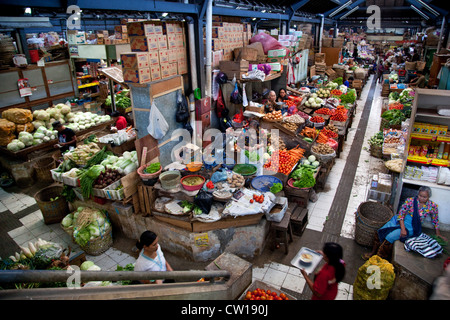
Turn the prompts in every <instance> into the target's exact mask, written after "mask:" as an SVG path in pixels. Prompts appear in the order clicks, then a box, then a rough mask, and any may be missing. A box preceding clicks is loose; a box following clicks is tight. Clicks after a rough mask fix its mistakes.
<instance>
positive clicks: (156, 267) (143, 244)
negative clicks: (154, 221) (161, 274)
mask: <svg viewBox="0 0 450 320" xmlns="http://www.w3.org/2000/svg"><path fill="white" fill-rule="evenodd" d="M136 247H137V248H138V249H139V250H140V251H141V253H140V254H139V258H138V259H137V260H136V263H135V265H134V271H173V269H172V267H171V266H170V265H169V263H168V262H167V261H166V259H165V258H164V254H163V252H162V250H161V246H160V245H158V236H157V235H156V234H155V233H154V232H152V231H144V232H143V233H142V234H141V237H140V239H139V241H138V242H136ZM141 282H142V283H147V284H148V283H153V282H156V283H158V284H160V283H163V280H141Z"/></svg>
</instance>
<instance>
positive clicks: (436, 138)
mask: <svg viewBox="0 0 450 320" xmlns="http://www.w3.org/2000/svg"><path fill="white" fill-rule="evenodd" d="M449 98H450V91H448V90H436V89H421V88H417V89H415V97H414V102H413V105H412V108H411V120H410V125H409V130H408V135H407V137H406V141H407V142H408V147H407V148H405V151H404V154H403V156H402V158H403V159H406V160H407V161H404V162H403V170H402V172H401V173H400V175H399V184H398V187H397V189H398V190H399V191H398V192H396V195H395V199H394V203H393V208H395V210H397V208H398V207H399V202H400V197H401V195H402V189H403V185H404V184H405V183H406V184H412V185H416V186H419V185H420V186H428V187H430V188H431V189H432V190H433V189H436V190H441V192H447V191H450V186H446V185H440V184H437V183H433V182H429V181H423V180H412V179H408V178H405V176H404V171H405V167H406V165H407V163H410V164H414V163H416V164H422V165H433V166H437V167H448V166H449V164H450V161H449V160H444V159H436V158H426V157H420V156H410V155H408V152H409V145H410V143H411V141H414V140H419V141H430V142H437V143H439V142H450V137H449V136H448V135H446V136H444V135H438V134H435V133H433V134H427V133H417V132H414V129H413V128H414V125H415V124H416V123H428V124H433V125H436V126H439V125H441V126H450V117H448V116H440V115H439V114H438V113H437V107H438V106H448V105H449V101H450V99H449ZM416 128H417V125H416ZM433 194H434V192H433ZM445 201H446V200H445V199H440V202H442V203H443V202H445ZM394 213H395V212H394Z"/></svg>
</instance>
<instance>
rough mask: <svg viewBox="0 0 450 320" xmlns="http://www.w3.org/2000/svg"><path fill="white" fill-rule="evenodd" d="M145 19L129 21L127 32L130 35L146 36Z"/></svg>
mask: <svg viewBox="0 0 450 320" xmlns="http://www.w3.org/2000/svg"><path fill="white" fill-rule="evenodd" d="M145 25H146V23H145V22H144V21H141V22H129V23H127V33H128V36H129V37H143V36H145Z"/></svg>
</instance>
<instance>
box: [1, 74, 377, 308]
mask: <svg viewBox="0 0 450 320" xmlns="http://www.w3.org/2000/svg"><path fill="white" fill-rule="evenodd" d="M370 84H371V82H370V81H369V83H368V84H367V85H366V86H365V88H364V90H363V92H362V94H361V98H360V99H359V100H358V108H357V110H356V114H355V118H354V120H353V125H352V128H351V129H350V131H349V133H348V138H347V141H345V144H344V148H343V152H342V153H341V155H340V158H338V159H336V163H335V165H334V166H333V168H332V170H331V173H330V175H329V177H328V180H327V183H326V186H325V191H324V192H320V193H318V194H317V195H318V198H319V199H318V201H316V202H315V203H312V202H309V205H308V210H309V223H308V225H307V228H308V229H311V230H315V231H319V232H320V231H322V230H323V226H324V223H325V221H326V219H327V215H328V211H329V209H330V206H331V204H332V202H333V199H334V196H335V193H336V189H337V186H338V184H339V181H340V178H341V173H342V171H343V168H344V166H345V164H346V158H347V156H348V153H349V150H350V147H351V145H352V142H353V138H354V137H355V134H356V129H355V128H357V127H358V123H359V120H360V117H361V112H362V109H363V106H364V104H365V103H366V99H367V96H368V92H369V89H370ZM380 109H381V98H380V88H379V86H378V85H377V87H376V88H375V96H374V99H373V103H372V108H371V114H370V119H371V121H369V124H368V127H367V130H366V136H365V138H364V141H365V142H364V147H365V148H363V150H361V156H360V159H359V164H358V169H357V172H356V177H355V184H354V186H353V189H352V192H351V197H350V199H349V205H348V210H347V213H346V218H345V220H344V224H343V227H342V230H341V236H342V237H346V238H353V234H354V212H355V211H356V208H357V206H358V205H359V203H361V202H363V201H365V199H366V193H367V185H368V181H369V170H368V169H369V168H370V167H371V165H373V164H372V161H376V160H374V158H373V157H370V154H369V152H368V151H367V150H368V145H367V139H368V138H369V137H370V136H372V135H373V134H374V133H376V132H378V128H379V114H380ZM365 149H366V150H365ZM32 206H34V207H35V208H36V211H34V212H32V213H30V214H28V215H25V216H24V217H23V218H21V219H19V220H20V222H21V223H22V224H23V226H20V227H18V228H16V229H13V230H11V231H9V232H8V235H9V236H10V237H11V238H12V239H13V240H14V241H15V242H16V243H17V244H18V245H19V246H23V245H26V244H27V243H28V242H29V241H33V242H34V241H36V240H37V239H38V238H41V239H44V240H48V241H55V242H58V243H61V244H62V245H65V246H68V245H70V246H71V248H72V252H78V251H80V248H79V247H78V246H77V245H74V243H73V242H72V240H71V238H70V236H69V235H68V234H66V233H65V232H64V231H63V230H62V229H61V227H60V225H59V224H52V225H45V224H44V222H43V218H42V214H41V212H40V210H39V209H38V208H37V206H36V201H35V200H34V198H33V197H30V196H28V195H25V194H11V193H8V192H6V191H4V190H3V189H1V188H0V214H3V213H5V212H6V211H7V210H9V211H10V212H11V213H12V214H14V215H15V214H18V213H20V212H22V211H23V210H25V209H27V208H30V207H32ZM87 259H88V260H92V261H94V263H95V264H96V265H98V266H99V267H100V268H102V269H103V270H115V269H116V267H117V265H121V266H125V265H126V264H128V263H134V262H135V259H134V258H133V257H132V256H130V255H128V254H126V253H123V252H121V251H119V250H117V249H114V248H111V249H109V250H108V251H107V252H105V253H104V254H102V255H100V256H87ZM253 278H254V279H257V280H262V281H264V282H266V283H268V284H270V285H272V286H274V287H277V288H285V289H289V290H290V291H293V292H297V293H301V292H302V291H303V289H304V288H305V285H306V282H305V280H304V278H303V277H302V275H301V274H300V271H299V270H298V269H297V268H294V267H291V266H287V265H284V264H280V263H276V262H269V263H267V264H265V265H264V266H263V267H261V268H254V269H253ZM352 290H353V289H352V286H351V285H350V284H346V283H341V284H340V285H339V294H338V297H337V299H339V300H349V299H352V294H353V293H352Z"/></svg>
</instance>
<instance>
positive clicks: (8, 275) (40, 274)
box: [0, 270, 231, 286]
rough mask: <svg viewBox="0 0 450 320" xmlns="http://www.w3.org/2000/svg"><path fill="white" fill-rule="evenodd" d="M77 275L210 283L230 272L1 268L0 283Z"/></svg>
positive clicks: (61, 279) (91, 278)
mask: <svg viewBox="0 0 450 320" xmlns="http://www.w3.org/2000/svg"><path fill="white" fill-rule="evenodd" d="M74 275H76V276H79V278H78V279H79V281H80V282H82V283H85V282H89V281H112V282H115V281H126V280H129V281H139V280H150V279H151V280H162V279H172V280H174V281H176V282H196V281H198V280H199V279H202V278H203V279H205V281H209V282H210V283H215V282H219V283H221V282H226V281H228V280H229V279H230V276H231V274H230V272H229V271H226V270H217V271H214V270H213V271H204V270H189V271H80V270H75V271H73V270H72V271H68V270H2V271H0V286H1V283H41V282H42V283H45V282H67V281H69V280H70V279H69V278H70V277H74Z"/></svg>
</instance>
